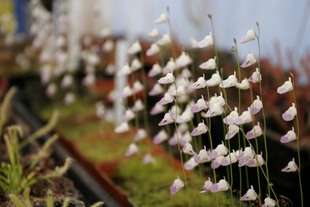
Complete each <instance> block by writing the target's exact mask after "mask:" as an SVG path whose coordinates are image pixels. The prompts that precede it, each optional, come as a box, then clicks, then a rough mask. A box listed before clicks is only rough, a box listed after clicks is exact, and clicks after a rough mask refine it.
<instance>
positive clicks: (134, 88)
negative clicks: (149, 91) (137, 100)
mask: <svg viewBox="0 0 310 207" xmlns="http://www.w3.org/2000/svg"><path fill="white" fill-rule="evenodd" d="M142 90H143V85H142V83H141V82H140V81H138V80H136V81H135V82H134V83H133V86H132V92H133V93H134V94H136V93H138V92H140V91H142Z"/></svg>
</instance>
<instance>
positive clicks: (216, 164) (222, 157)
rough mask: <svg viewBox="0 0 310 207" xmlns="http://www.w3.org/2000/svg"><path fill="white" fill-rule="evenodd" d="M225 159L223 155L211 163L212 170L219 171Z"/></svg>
mask: <svg viewBox="0 0 310 207" xmlns="http://www.w3.org/2000/svg"><path fill="white" fill-rule="evenodd" d="M224 158H225V157H224V156H223V155H220V156H217V157H216V158H215V159H214V160H212V162H211V168H212V169H217V168H219V167H220V166H221V163H222V161H223V159H224Z"/></svg>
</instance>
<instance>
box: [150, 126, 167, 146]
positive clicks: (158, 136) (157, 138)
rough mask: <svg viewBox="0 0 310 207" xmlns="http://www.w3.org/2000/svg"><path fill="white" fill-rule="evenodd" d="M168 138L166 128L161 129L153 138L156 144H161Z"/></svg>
mask: <svg viewBox="0 0 310 207" xmlns="http://www.w3.org/2000/svg"><path fill="white" fill-rule="evenodd" d="M167 139H168V134H167V133H166V131H165V130H164V129H162V130H160V131H159V132H158V133H157V134H156V135H155V136H154V138H153V143H154V144H161V143H162V142H164V141H166V140H167Z"/></svg>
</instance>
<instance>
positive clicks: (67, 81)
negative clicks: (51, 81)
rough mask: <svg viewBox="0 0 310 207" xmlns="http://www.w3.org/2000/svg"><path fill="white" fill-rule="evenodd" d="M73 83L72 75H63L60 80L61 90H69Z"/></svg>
mask: <svg viewBox="0 0 310 207" xmlns="http://www.w3.org/2000/svg"><path fill="white" fill-rule="evenodd" d="M72 83H73V77H72V75H69V74H67V75H65V76H64V77H63V78H62V80H61V87H62V88H63V89H66V88H69V87H70V86H71V85H72Z"/></svg>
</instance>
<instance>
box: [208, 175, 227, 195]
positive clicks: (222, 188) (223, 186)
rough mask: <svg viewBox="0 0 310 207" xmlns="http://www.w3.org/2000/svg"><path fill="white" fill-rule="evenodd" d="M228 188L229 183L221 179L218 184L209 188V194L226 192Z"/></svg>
mask: <svg viewBox="0 0 310 207" xmlns="http://www.w3.org/2000/svg"><path fill="white" fill-rule="evenodd" d="M229 188H230V186H229V183H228V182H227V181H226V179H225V177H224V179H221V180H220V181H219V182H218V183H215V184H213V185H212V187H211V192H212V193H216V192H220V191H227V190H228V189H229Z"/></svg>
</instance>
